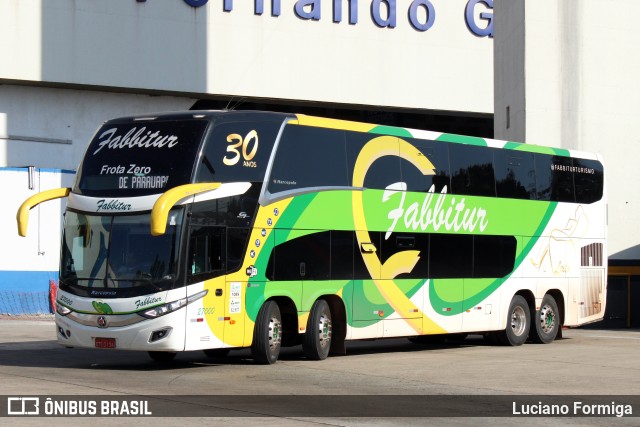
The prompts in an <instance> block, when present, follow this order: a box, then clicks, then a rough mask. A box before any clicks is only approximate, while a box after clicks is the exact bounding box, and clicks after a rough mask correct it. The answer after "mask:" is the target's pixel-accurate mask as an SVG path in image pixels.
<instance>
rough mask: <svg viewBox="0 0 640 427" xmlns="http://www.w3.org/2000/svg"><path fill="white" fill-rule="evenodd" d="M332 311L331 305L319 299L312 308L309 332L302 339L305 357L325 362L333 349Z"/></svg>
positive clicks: (308, 323)
mask: <svg viewBox="0 0 640 427" xmlns="http://www.w3.org/2000/svg"><path fill="white" fill-rule="evenodd" d="M332 332H333V328H332V324H331V310H330V309H329V304H327V302H326V301H325V300H323V299H319V300H318V301H316V302H315V303H314V304H313V307H311V312H310V313H309V320H308V322H307V331H306V332H305V334H304V338H303V339H302V350H303V351H304V354H305V356H307V357H308V358H309V359H312V360H324V359H326V358H327V356H329V350H330V349H331V334H332Z"/></svg>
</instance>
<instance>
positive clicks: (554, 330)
mask: <svg viewBox="0 0 640 427" xmlns="http://www.w3.org/2000/svg"><path fill="white" fill-rule="evenodd" d="M533 323H534V324H535V329H533V330H532V331H531V332H532V334H531V340H532V341H533V342H535V343H537V344H549V343H550V342H552V341H553V340H554V339H556V336H557V335H558V329H559V328H560V316H559V311H558V304H556V300H555V298H553V297H552V296H551V295H549V294H547V295H545V296H544V298H542V304H540V310H535V315H534V322H533Z"/></svg>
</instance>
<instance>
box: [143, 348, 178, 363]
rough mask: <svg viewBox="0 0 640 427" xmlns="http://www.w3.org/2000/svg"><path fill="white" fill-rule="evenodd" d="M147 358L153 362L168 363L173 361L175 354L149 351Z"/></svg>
mask: <svg viewBox="0 0 640 427" xmlns="http://www.w3.org/2000/svg"><path fill="white" fill-rule="evenodd" d="M149 357H151V358H152V359H153V361H154V362H158V363H168V362H171V361H172V360H173V359H175V357H176V353H175V352H172V351H150V352H149Z"/></svg>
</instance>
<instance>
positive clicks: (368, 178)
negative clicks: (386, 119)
mask: <svg viewBox="0 0 640 427" xmlns="http://www.w3.org/2000/svg"><path fill="white" fill-rule="evenodd" d="M346 136H347V147H346V148H347V164H348V166H349V180H350V182H352V181H353V178H354V172H355V164H356V161H357V160H358V158H359V156H360V155H361V153H362V149H363V148H364V147H365V146H367V145H368V144H373V146H374V148H375V149H380V150H383V147H384V144H387V147H388V145H389V143H390V142H391V141H392V140H395V141H398V139H397V138H395V137H390V136H386V137H382V136H381V135H377V134H371V133H361V132H346ZM381 137H382V138H384V139H378V138H381ZM391 145H394V144H393V142H392V143H391ZM395 146H396V147H397V148H395V147H393V149H394V150H395V152H396V153H398V155H396V154H395V153H394V154H393V155H392V154H388V155H384V156H382V157H380V158H377V159H376V160H375V161H374V162H373V163H371V164H370V165H368V168H367V171H366V175H365V176H364V184H363V187H364V188H371V189H377V190H384V189H386V188H387V187H388V186H389V185H390V184H395V183H397V182H401V181H402V173H401V172H400V157H399V154H400V145H399V144H395ZM350 185H352V184H350Z"/></svg>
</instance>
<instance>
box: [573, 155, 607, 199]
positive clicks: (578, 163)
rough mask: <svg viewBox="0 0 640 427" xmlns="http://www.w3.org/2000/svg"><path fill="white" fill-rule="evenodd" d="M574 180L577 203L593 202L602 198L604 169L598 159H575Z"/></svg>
mask: <svg viewBox="0 0 640 427" xmlns="http://www.w3.org/2000/svg"><path fill="white" fill-rule="evenodd" d="M573 166H574V173H573V180H574V183H575V188H576V202H577V203H593V202H597V201H598V200H600V199H602V192H603V187H604V171H603V167H602V163H600V162H599V161H597V160H587V159H573Z"/></svg>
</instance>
